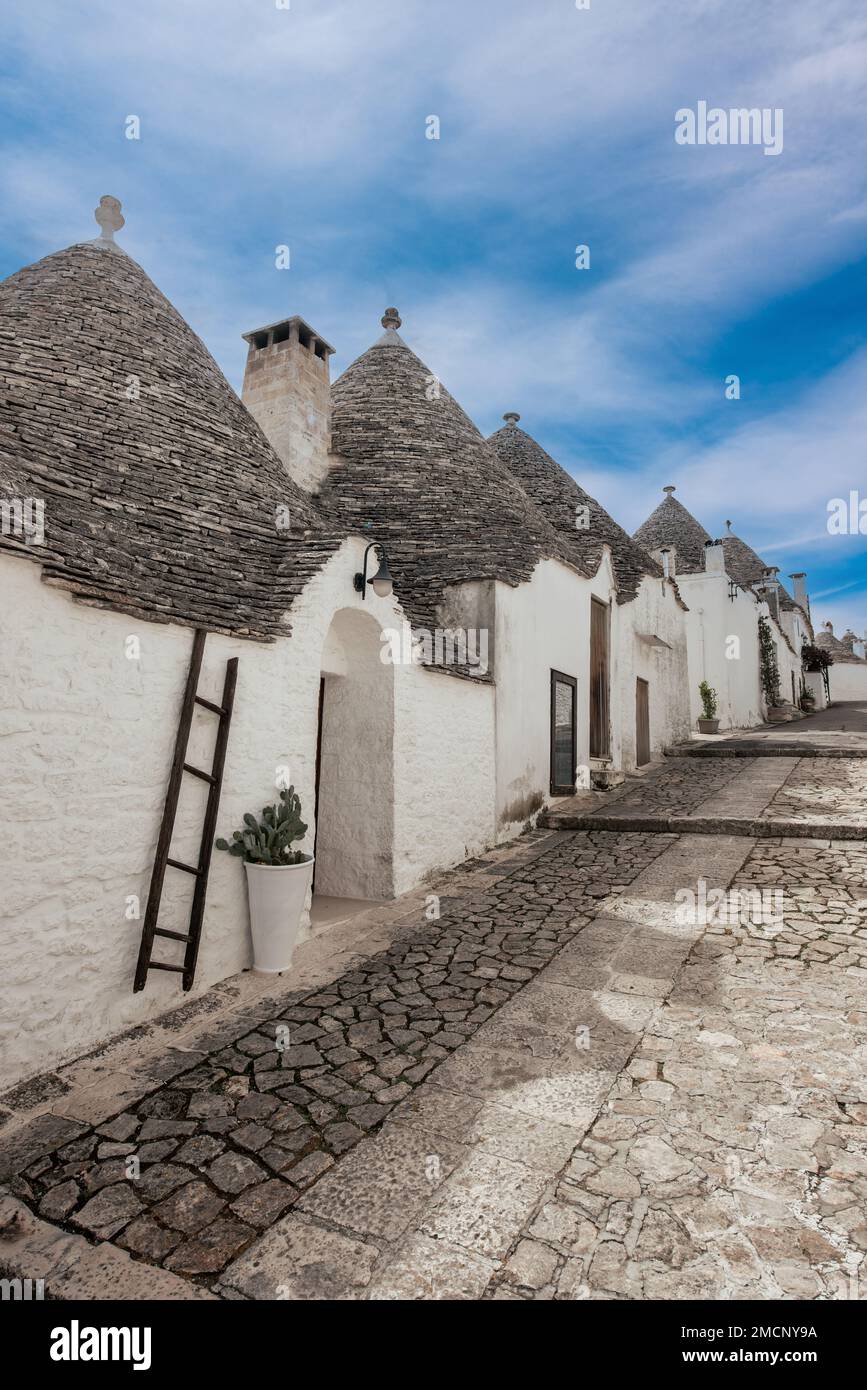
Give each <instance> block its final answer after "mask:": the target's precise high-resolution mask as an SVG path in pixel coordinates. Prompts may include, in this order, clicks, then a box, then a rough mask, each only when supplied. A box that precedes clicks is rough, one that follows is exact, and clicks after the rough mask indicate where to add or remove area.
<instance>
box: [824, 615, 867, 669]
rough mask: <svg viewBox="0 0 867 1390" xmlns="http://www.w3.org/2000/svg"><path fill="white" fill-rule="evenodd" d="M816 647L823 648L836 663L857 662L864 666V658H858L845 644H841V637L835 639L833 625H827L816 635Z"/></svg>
mask: <svg viewBox="0 0 867 1390" xmlns="http://www.w3.org/2000/svg"><path fill="white" fill-rule="evenodd" d="M847 635H848V634H847ZM816 646H817V647H822V649H823V650H824V651H826V652H829V653H830V654H831V656H832V657H833V658H834V661H835V663H839V662H843V663H846V662H853V661H854V662H857V663H858V664H863V660H864V659H863V657H860V656H856V655H855V653H854V652H853V651H852V650H851V648H850V647H847V645H846V643H845V642H841V641H840V638H839V637H835V635H834V628H833V627H832V625H831V623H825V624H824V626H823V627H821V628H820V629H819V631H818V632H817V633H816Z"/></svg>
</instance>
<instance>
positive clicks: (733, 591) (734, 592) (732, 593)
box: [729, 579, 741, 603]
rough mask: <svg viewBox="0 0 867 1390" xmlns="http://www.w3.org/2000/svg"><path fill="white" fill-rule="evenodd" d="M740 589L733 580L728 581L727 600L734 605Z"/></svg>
mask: <svg viewBox="0 0 867 1390" xmlns="http://www.w3.org/2000/svg"><path fill="white" fill-rule="evenodd" d="M740 587H741V586H740V584H736V583H735V581H734V580H733V579H730V580H729V598H730V599H731V601H732V603H734V601H735V599H736V598H737V596H738V590H739V588H740Z"/></svg>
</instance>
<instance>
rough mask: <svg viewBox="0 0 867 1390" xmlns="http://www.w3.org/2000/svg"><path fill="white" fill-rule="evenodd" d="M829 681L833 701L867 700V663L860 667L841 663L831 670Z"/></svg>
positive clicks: (864, 662) (850, 663) (847, 662)
mask: <svg viewBox="0 0 867 1390" xmlns="http://www.w3.org/2000/svg"><path fill="white" fill-rule="evenodd" d="M828 679H829V683H830V686H831V699H832V700H867V661H863V662H862V663H861V664H860V665H859V666H856V665H855V663H854V662H849V661H840V662H837V663H836V664H835V665H834V666H832V667H831V668H830V671H829V673H828Z"/></svg>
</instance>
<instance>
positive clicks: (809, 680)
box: [804, 667, 867, 712]
mask: <svg viewBox="0 0 867 1390" xmlns="http://www.w3.org/2000/svg"><path fill="white" fill-rule="evenodd" d="M864 669H865V672H867V667H865V668H864ZM804 681H805V683H806V686H807V689H808V690H809V691H811V692H812V695H813V709H814V711H816V712H818V711H819V710H823V709H827V708H828V697H827V695H826V694H825V682H824V680H823V679H822V672H821V671H805V672H804ZM864 690H865V694H867V681H865V685H864Z"/></svg>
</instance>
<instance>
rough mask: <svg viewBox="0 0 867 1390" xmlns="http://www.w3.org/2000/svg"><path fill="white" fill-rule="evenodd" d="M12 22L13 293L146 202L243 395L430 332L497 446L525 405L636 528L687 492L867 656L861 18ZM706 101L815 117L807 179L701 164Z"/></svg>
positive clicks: (373, 8) (754, 164)
mask: <svg viewBox="0 0 867 1390" xmlns="http://www.w3.org/2000/svg"><path fill="white" fill-rule="evenodd" d="M11 8H12V7H6V13H5V15H4V17H3V18H2V20H0V55H2V56H0V82H2V113H3V136H4V139H3V159H2V166H0V274H2V275H5V274H8V273H11V272H12V271H14V270H16V269H18V267H19V266H20V265H23V264H26V263H28V262H31V261H34V260H37V259H38V258H39V257H40V256H43V255H45V254H47V253H48V252H51V251H54V250H56V249H58V248H59V247H61V246H65V245H68V244H70V243H71V242H74V241H78V240H83V239H86V238H88V237H90V236H91V235H95V234H96V232H97V228H96V225H95V223H94V222H93V216H92V210H93V208H94V207H95V206H96V203H97V201H98V199H99V196H100V195H101V194H103V193H112V194H114V195H115V196H117V197H119V198H120V199H121V201H122V202H123V205H124V213H125V215H126V218H127V225H126V227H125V228H124V230H123V232H122V233H121V234H120V238H119V239H120V240H121V242H122V244H123V246H124V248H125V249H126V250H127V251H129V253H130V254H131V255H133V256H134V257H135V258H136V259H137V260H139V261H140V262H141V264H142V265H143V266H144V267H145V269H146V270H147V271H148V273H149V274H150V275H151V276H152V277H153V279H154V280H155V281H156V282H157V284H158V285H159V286H160V288H161V289H162V290H163V292H164V293H165V294H167V295H168V296H169V298H170V299H171V300H172V301H173V302H174V303H175V304H176V305H177V307H178V308H179V309H180V311H181V312H182V313H183V314H184V316H185V317H186V318H187V319H188V320H189V322H190V323H191V324H192V325H193V327H194V328H195V329H196V331H197V332H198V333H199V334H200V335H201V336H202V337H203V338H204V340H205V342H206V343H207V345H208V346H209V348H210V349H211V351H212V352H213V353H214V355H215V356H216V357H217V359H218V361H219V362H220V364H221V366H222V367H223V369H224V371H225V372H226V374H227V376H228V377H229V379H230V381H232V383H233V384H234V385H235V386H236V387H237V386H239V385H240V379H241V375H242V372H243V362H244V354H245V347H244V344H243V342H242V341H241V337H240V335H241V333H243V332H244V331H247V330H249V329H251V328H254V327H258V326H259V325H260V324H262V323H268V322H273V321H274V320H276V319H279V318H281V317H283V316H285V315H288V314H290V313H300V314H301V315H303V317H304V318H306V319H307V320H308V321H309V322H310V323H311V324H312V325H313V327H314V328H315V329H317V330H319V331H320V332H321V333H322V334H323V336H324V337H326V338H327V339H328V340H329V341H330V342H331V343H333V344H334V346H335V347H336V348H337V357H336V359H334V366H335V368H336V371H340V370H342V368H343V367H344V366H345V365H346V364H347V363H348V362H349V361H351V360H352V359H353V358H354V357H355V356H357V355H358V353H360V352H361V351H363V350H364V349H365V348H366V347H367V346H368V345H369V343H370V342H372V341H373V340H374V338H375V337H376V336H377V335H378V333H379V331H380V330H379V318H380V315H381V314H382V311H383V309H384V307H385V306H386V304H396V305H397V306H398V307H399V309H400V311H401V314H402V316H403V329H402V333H403V336H404V337H405V338H406V339H407V341H408V342H409V343H410V344H411V345H412V346H413V347H414V348H415V349H416V351H417V352H418V353H419V355H420V356H421V357H423V358H424V360H425V361H427V362H428V363H429V365H430V366H431V368H432V369H433V370H434V371H436V372H437V373H438V375H440V376H441V377H442V379H443V381H444V382H445V384H446V385H447V386H448V387H449V389H450V390H451V391H452V392H453V394H454V395H455V396H457V398H458V400H459V401H460V402H461V404H462V405H464V407H465V408H466V409H467V410H468V412H469V413H470V414H471V415H472V416H473V418H474V419H475V420H476V421H477V423H478V424H479V426H480V428H481V429H483V430H484V431H485V433H488V432H490V431H491V430H493V429H495V428H497V427H498V425H499V424H500V422H501V416H502V414H503V412H504V411H505V410H517V411H519V412H520V413H521V417H522V421H521V423H522V425H523V426H524V427H525V428H527V429H528V430H529V432H530V433H532V434H533V435H534V436H535V437H536V438H537V439H539V441H540V442H541V443H542V444H543V445H544V446H545V447H546V448H548V449H549V451H550V452H551V453H553V454H554V456H555V457H556V458H558V459H559V461H560V462H561V463H563V464H564V466H566V467H567V468H569V469H570V470H571V471H572V472H574V473H575V475H576V477H578V479H579V480H580V482H581V483H582V484H583V486H585V487H586V488H587V489H588V490H589V491H591V492H593V493H594V494H595V495H597V496H598V497H599V498H600V500H601V501H602V502H604V503H605V505H606V506H607V507H608V508H609V510H611V511H612V512H613V514H614V515H615V516H616V517H617V519H618V520H619V521H620V522H621V523H622V524H623V525H625V526H627V527H628V529H630V530H633V529H634V528H635V527H636V526H637V525H638V524H639V523H640V522H641V521H642V520H643V519H644V516H645V515H646V514H647V513H648V512H649V511H650V510H651V509H652V507H653V506H655V505H656V503H657V501H658V500H660V498H661V496H662V493H661V489H662V487H663V486H664V485H665V484H666V483H674V484H676V485H677V496H678V497H679V499H680V500H681V501H682V502H683V503H684V504H685V505H686V506H687V507H689V508H690V510H692V511H693V512H694V513H695V514H696V515H697V516H698V517H699V519H700V520H701V521H702V522H703V523H704V524H705V525H706V526H707V528H708V530H710V531H711V532H712V533H713V534H718V533H720V532H721V531H722V529H723V524H724V521H725V520H726V518H731V519H732V520H733V523H734V527H735V529H736V530H737V531H738V533H739V534H741V535H742V536H743V537H744V539H746V540H748V541H749V542H750V543H751V544H752V545H753V546H754V547H755V548H756V549H757V550H759V551H760V553H761V554H762V555H764V556H765V557H766V558H767V560H768V562H769V563H774V564H778V565H779V566H780V569H781V572H782V574H783V575H787V574H789V573H790V572H791V571H793V570H800V569H805V570H807V572H808V583H809V587H810V592H811V595H812V596H813V600H814V607H813V616H814V620H816V621H819V622H821V621H824V620H825V619H826V618H830V619H831V620H832V621H833V622H834V624H835V629H836V630H837V631H838V632H839V631H842V630H843V629H844V628H845V627H846V626H847V625H852V626H853V627H854V628H855V630H856V631H858V632H864V631H865V630H867V563H865V556H867V536H847V537H832V536H829V535H828V532H827V527H826V516H827V504H828V501H829V500H830V499H831V498H833V497H838V496H847V495H848V492H849V490H850V489H852V488H854V489H857V490H858V491H859V494H860V496H861V497H862V498H863V499H865V500H867V464H865V438H867V186H865V185H867V159H865V147H867V139H865V136H867V90H865V89H867V11H865V8H864V6H863V5H862V4H860V3H859V0H822V3H816V0H765V3H763V4H761V5H757V4H756V3H755V0H665V2H664V3H663V0H590V8H589V9H588V10H579V9H577V8H576V6H575V3H574V0H473V3H472V4H468V3H467V0H291V5H290V8H288V9H279V8H277V4H276V3H275V0H231V3H230V0H184V3H183V4H178V3H177V0H148V3H146V4H141V5H124V6H120V5H118V4H117V3H116V0H91V3H85V4H83V5H76V6H74V7H73V6H71V5H70V4H69V3H68V0H40V3H39V4H38V5H36V6H33V5H31V6H29V7H25V6H24V5H23V3H19V4H18V6H17V7H16V8H17V11H18V13H17V14H15V13H10V10H11ZM700 100H703V101H706V102H708V104H709V105H710V106H712V107H713V106H717V107H722V108H725V109H728V108H731V107H759V108H764V107H769V108H782V110H783V113H784V125H783V130H784V145H783V151H782V153H781V154H780V155H779V156H777V157H771V156H766V155H764V153H763V150H762V148H761V147H760V146H742V145H738V146H734V145H733V146H709V145H705V146H698V145H695V146H684V145H678V144H676V142H675V140H674V130H675V112H676V111H677V110H678V109H679V108H683V107H691V108H695V107H696V104H697V102H699V101H700ZM129 115H137V116H138V117H139V119H140V122H141V138H140V139H139V140H137V141H133V140H128V139H126V138H125V133H124V131H125V121H126V118H127V117H128V116H129ZM430 115H436V116H438V117H439V120H440V139H439V140H438V141H434V140H428V139H426V138H425V124H426V118H427V117H428V116H430ZM281 244H287V245H289V247H290V249H291V260H292V264H291V269H289V270H285V271H280V270H277V269H276V267H275V248H276V247H277V246H278V245H281ZM578 244H587V245H589V246H590V269H589V270H586V271H579V270H577V269H576V268H575V247H576V245H578ZM732 373H734V374H737V375H738V376H739V377H740V378H741V398H740V400H737V401H730V400H726V398H725V392H724V381H725V378H726V377H727V376H728V375H729V374H732Z"/></svg>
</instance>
